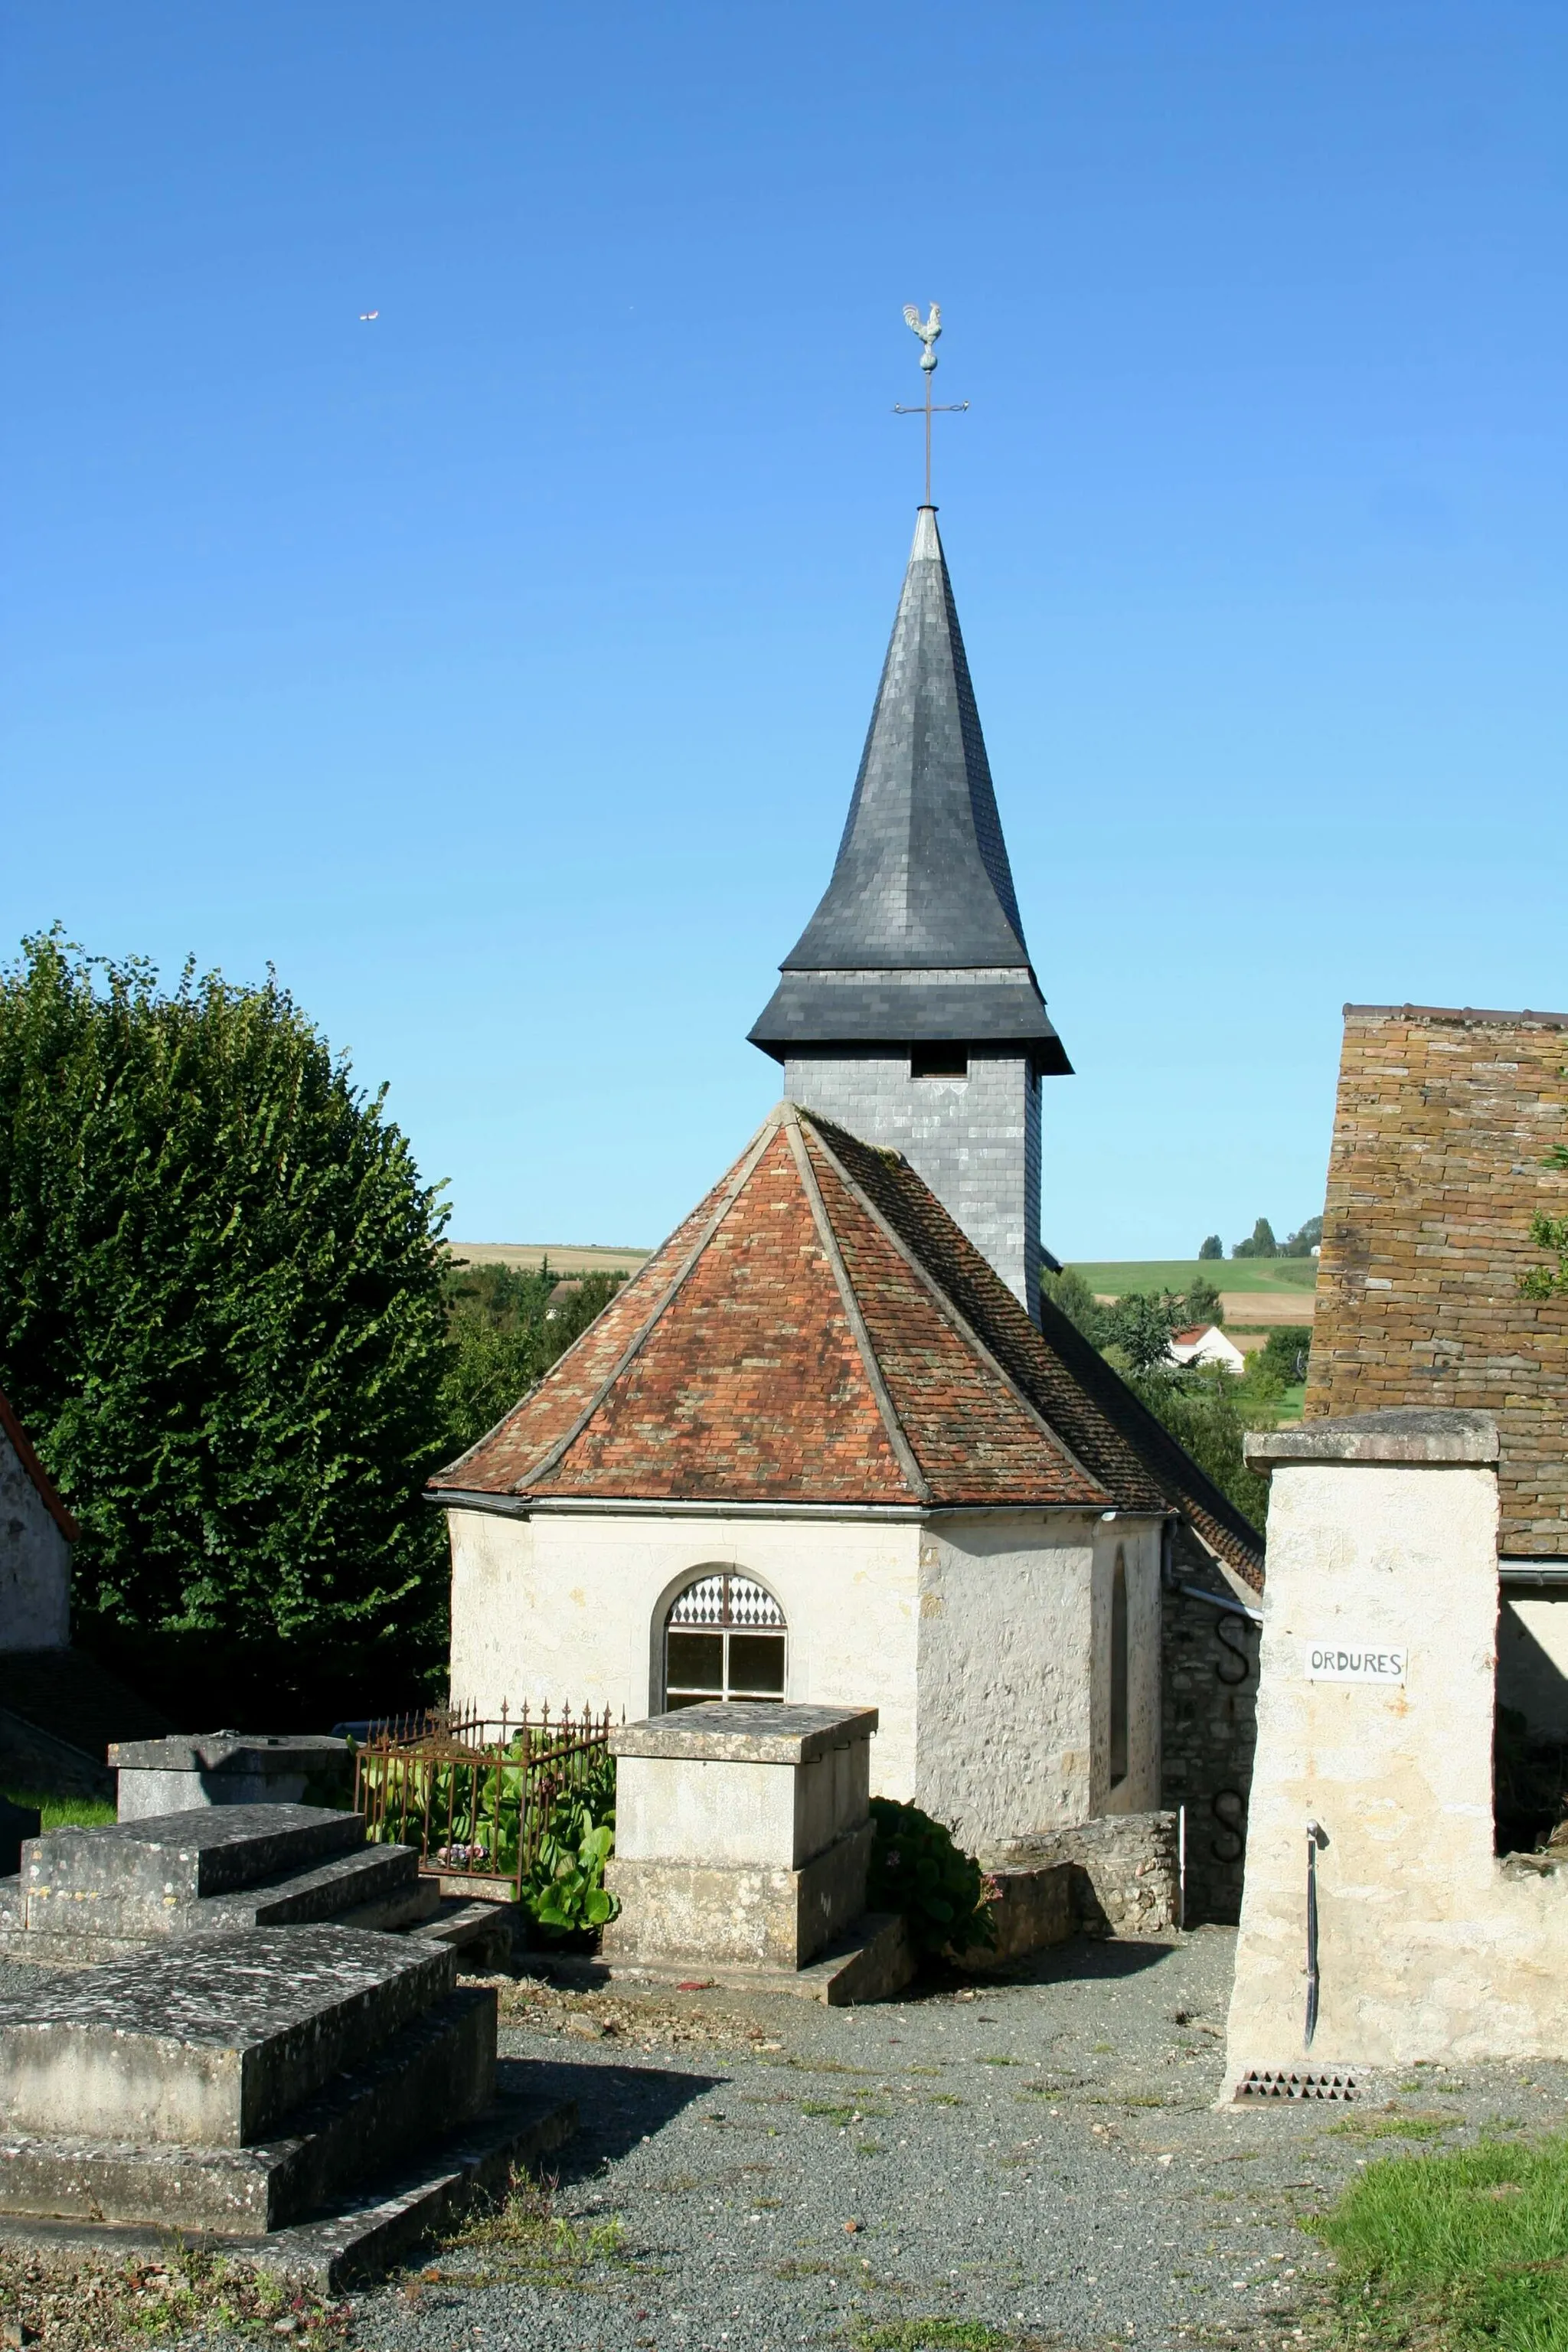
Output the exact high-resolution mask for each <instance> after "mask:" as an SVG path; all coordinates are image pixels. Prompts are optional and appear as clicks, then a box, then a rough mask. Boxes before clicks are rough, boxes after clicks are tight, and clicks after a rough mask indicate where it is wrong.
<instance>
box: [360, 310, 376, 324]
mask: <svg viewBox="0 0 1568 2352" xmlns="http://www.w3.org/2000/svg"><path fill="white" fill-rule="evenodd" d="M359 315H360V322H361V324H362V325H364V324H365V323H367V322H368V321H369V320H372V319H379V318H380V316H381V312H380V311H379V310H362V311H361V312H360V314H359Z"/></svg>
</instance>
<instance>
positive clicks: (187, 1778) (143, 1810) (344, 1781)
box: [109, 1731, 353, 1822]
mask: <svg viewBox="0 0 1568 2352" xmlns="http://www.w3.org/2000/svg"><path fill="white" fill-rule="evenodd" d="M109 1762H110V1767H111V1769H114V1770H115V1771H116V1772H117V1773H118V1774H119V1801H118V1805H117V1811H118V1812H119V1815H120V1818H121V1821H122V1822H140V1821H145V1820H147V1819H148V1818H149V1817H150V1816H151V1815H153V1814H158V1813H177V1812H186V1811H193V1810H194V1809H195V1807H197V1806H201V1805H333V1806H335V1805H342V1806H346V1805H347V1804H348V1802H349V1800H350V1799H351V1797H352V1796H353V1752H352V1751H351V1749H350V1748H349V1744H348V1741H347V1740H346V1739H332V1738H327V1737H325V1736H319V1735H317V1734H315V1733H298V1734H289V1735H281V1736H278V1737H275V1738H260V1739H257V1738H244V1737H242V1736H241V1735H240V1734H239V1733H238V1732H237V1731H199V1732H191V1733H189V1734H188V1735H181V1736H178V1737H176V1738H172V1739H121V1740H118V1741H115V1742H113V1743H111V1744H110V1749H109Z"/></svg>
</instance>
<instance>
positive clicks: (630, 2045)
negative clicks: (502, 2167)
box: [354, 1929, 1568, 2352]
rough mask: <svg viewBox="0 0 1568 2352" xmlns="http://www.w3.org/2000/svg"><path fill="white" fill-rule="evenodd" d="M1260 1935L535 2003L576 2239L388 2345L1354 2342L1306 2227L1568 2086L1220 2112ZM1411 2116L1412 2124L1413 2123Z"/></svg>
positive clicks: (1004, 2348) (1482, 2088)
mask: <svg viewBox="0 0 1568 2352" xmlns="http://www.w3.org/2000/svg"><path fill="white" fill-rule="evenodd" d="M1234 1944H1235V1939H1234V1937H1233V1936H1232V1935H1231V1934H1230V1933H1229V1932H1227V1931H1226V1930H1223V1929H1202V1930H1199V1931H1198V1932H1197V1933H1195V1934H1194V1935H1191V1936H1188V1937H1184V1938H1183V1939H1182V1940H1180V1941H1179V1942H1175V1941H1173V1942H1169V1943H1147V1944H1130V1943H1088V1942H1083V1941H1079V1942H1076V1943H1073V1944H1069V1945H1067V1946H1063V1947H1061V1948H1058V1949H1057V1950H1055V1951H1052V1952H1049V1953H1046V1954H1042V1955H1041V1956H1040V1957H1039V1960H1038V1962H1037V1965H1036V1967H1035V1969H1033V1971H1032V1973H1031V1975H1030V1976H1029V1977H1028V1978H1027V1979H1024V1980H1018V1979H1014V1980H1009V1981H1005V1982H997V1983H994V1984H992V1985H990V1986H983V1987H979V1988H975V1989H973V1990H971V1989H968V1988H964V1989H958V1988H955V1987H952V1986H949V1987H947V1988H945V1989H943V1990H930V1991H925V1992H922V1993H920V1994H918V1995H917V1996H915V1997H913V1998H906V1999H904V2000H899V2001H892V2002H886V2003H883V2004H880V2005H879V2006H877V2007H874V2008H868V2009H861V2010H826V2009H822V2008H819V2007H817V2006H816V2004H813V2003H808V2002H805V2001H797V2000H789V1999H787V1998H775V1999H769V2000H752V1999H749V1998H747V1997H745V1996H743V1995H740V1994H737V1993H734V1992H732V1991H728V1992H726V1991H713V1992H710V1993H698V1994H691V1995H686V1996H680V1995H676V1994H671V1993H657V1994H655V1993H648V1994H646V1995H645V1994H637V1993H635V1992H632V1991H630V1990H628V1989H627V1988H626V1986H624V1985H615V1986H612V1987H610V1988H608V1989H606V1990H605V1991H603V1992H598V1993H593V1994H584V1995H572V1996H563V1995H561V1994H559V1993H554V1992H548V1991H545V1990H542V1989H541V1988H537V1987H534V1988H530V1987H529V1986H528V1985H527V1984H526V1983H524V1984H523V1985H521V1986H511V1987H509V1988H508V1990H507V1992H506V1994H505V1997H504V2000H505V2014H506V2016H507V2017H508V2019H509V2021H510V2022H509V2023H508V2025H507V2026H506V2028H505V2029H504V2031H503V2035H502V2046H503V2049H504V2050H505V2052H506V2053H508V2055H509V2056H510V2057H511V2058H514V2059H525V2060H527V2061H529V2062H531V2063H532V2064H534V2065H536V2066H542V2067H543V2068H545V2069H547V2070H549V2074H550V2076H551V2079H552V2081H553V2082H558V2083H559V2084H560V2085H561V2086H562V2087H563V2088H571V2089H572V2090H574V2093H575V2095H576V2096H577V2098H578V2101H579V2104H580V2107H581V2113H582V2127H581V2130H580V2131H579V2134H578V2136H577V2137H576V2138H575V2139H574V2141H573V2142H572V2143H571V2144H570V2145H569V2146H568V2147H566V2148H565V2149H563V2151H562V2159H561V2169H560V2176H559V2181H558V2185H557V2189H556V2192H555V2198H554V2204H553V2215H554V2219H553V2221H544V2220H542V2219H541V2218H539V2217H535V2218H534V2219H533V2220H532V2221H530V2222H528V2223H527V2225H526V2226H524V2227H522V2228H521V2230H517V2231H513V2232H512V2233H511V2235H510V2239H509V2237H508V2236H507V2234H506V2232H505V2231H501V2232H499V2233H493V2234H491V2235H489V2237H487V2236H486V2234H485V2233H484V2232H482V2231H481V2232H477V2233H475V2235H474V2236H473V2237H472V2238H471V2239H470V2241H469V2242H466V2243H459V2244H455V2245H453V2246H451V2247H448V2248H445V2249H443V2250H440V2251H438V2252H436V2253H435V2254H433V2255H432V2256H430V2257H429V2258H428V2261H427V2264H426V2273H425V2275H423V2276H421V2275H420V2274H419V2273H411V2274H410V2276H409V2277H408V2278H407V2279H405V2281H403V2282H402V2283H401V2284H393V2285H389V2286H387V2287H386V2288H384V2289H380V2290H378V2291H376V2292H375V2293H374V2294H369V2295H367V2296H365V2297H364V2298H363V2300H362V2301H360V2303H359V2305H358V2309H357V2311H356V2315H355V2321H354V2340H355V2341H356V2342H357V2343H363V2344H364V2345H366V2346H367V2347H376V2352H458V2347H461V2348H462V2352H501V2347H509V2352H523V2347H530V2352H531V2347H541V2352H543V2347H548V2352H696V2348H697V2347H702V2352H708V2347H723V2346H726V2345H731V2346H734V2347H737V2352H740V2347H745V2352H789V2347H797V2346H807V2347H818V2346H821V2347H829V2346H832V2347H850V2352H855V2347H860V2352H878V2347H883V2352H920V2347H924V2346H928V2345H929V2346H931V2347H944V2346H945V2347H956V2352H1026V2347H1045V2346H1047V2345H1048V2346H1051V2347H1060V2352H1090V2347H1104V2346H1106V2345H1108V2344H1110V2343H1113V2342H1114V2343H1121V2344H1127V2343H1129V2342H1131V2343H1132V2344H1134V2345H1136V2346H1138V2347H1151V2352H1181V2348H1182V2347H1199V2346H1236V2347H1240V2346H1249V2347H1250V2346H1255V2345H1265V2344H1267V2345H1273V2346H1278V2347H1281V2352H1294V2347H1297V2346H1305V2345H1308V2344H1310V2343H1311V2342H1312V2341H1313V2340H1314V2339H1320V2340H1321V2337H1322V2336H1323V2334H1324V2333H1325V2329H1326V2312H1327V2281H1328V2278H1329V2264H1328V2259H1327V2257H1326V2255H1325V2254H1324V2253H1323V2252H1322V2251H1321V2249H1320V2247H1319V2244H1318V2242H1317V2241H1316V2239H1314V2238H1312V2237H1311V2236H1310V2235H1308V2234H1306V2233H1305V2232H1304V2231H1301V2230H1300V2228H1299V2227H1298V2226H1297V2217H1298V2216H1299V2215H1305V2214H1308V2213H1310V2212H1312V2211H1314V2210H1321V2208H1322V2207H1323V2206H1325V2205H1326V2204H1328V2203H1329V2202H1331V2200H1332V2199H1333V2197H1334V2196H1335V2194H1337V2192H1338V2190H1339V2189H1341V2188H1342V2186H1343V2185H1344V2184H1345V2183H1346V2182H1347V2181H1348V2180H1349V2179H1352V2178H1353V2176H1354V2173H1355V2171H1356V2168H1357V2167H1358V2166H1359V2165H1362V2164H1364V2163H1366V2162H1367V2161H1369V2160H1375V2158H1378V2157H1383V2156H1388V2155H1396V2154H1399V2153H1401V2152H1412V2151H1414V2150H1415V2149H1419V2150H1421V2151H1423V2152H1430V2150H1431V2148H1432V2147H1434V2146H1445V2145H1460V2144H1463V2142H1464V2141H1465V2139H1466V2138H1468V2137H1473V2135H1474V2131H1475V2129H1476V2127H1477V2126H1479V2125H1482V2124H1486V2123H1488V2122H1490V2124H1491V2125H1492V2126H1494V2127H1496V2126H1499V2125H1508V2126H1510V2127H1517V2126H1540V2125H1542V2124H1544V2123H1546V2122H1547V2121H1549V2120H1552V2119H1554V2118H1555V2117H1556V2116H1558V2115H1560V2114H1561V2112H1562V2104H1563V2092H1564V2089H1565V2088H1568V2068H1563V2067H1545V2066H1535V2067H1526V2068H1524V2069H1522V2070H1521V2069H1517V2068H1495V2069H1490V2070H1474V2069H1471V2070H1467V2078H1468V2079H1467V2081H1466V2082H1465V2083H1463V2084H1460V2083H1458V2079H1457V2078H1450V2077H1447V2076H1446V2075H1445V2074H1444V2072H1443V2070H1440V2069H1437V2068H1423V2069H1421V2070H1419V2076H1418V2078H1417V2079H1415V2080H1411V2081H1408V2082H1406V2083H1405V2084H1403V2085H1401V2084H1394V2083H1393V2082H1387V2083H1383V2082H1378V2083H1374V2084H1371V2085H1369V2090H1370V2098H1369V2099H1368V2100H1367V2101H1366V2102H1365V2103H1363V2104H1362V2105H1356V2106H1353V2107H1352V2108H1350V2109H1349V2110H1346V2109H1343V2108H1340V2107H1336V2106H1329V2105H1310V2106H1288V2107H1280V2106H1270V2107H1266V2108H1260V2109H1252V2108H1243V2109H1240V2110H1237V2109H1235V2108H1228V2109H1226V2110H1224V2111H1216V2110H1215V2107H1214V2105H1213V2102H1214V2100H1215V2096H1216V2095H1217V2092H1218V2089H1219V2086H1220V2082H1221V2076H1222V2071H1223V2053H1224V2041H1223V2035H1224V2028H1225V2016H1226V2004H1227V2001H1228V1998H1229V1990H1230V1971H1231V1962H1232V1954H1233V1951H1234ZM1390 2101H1392V2102H1393V2105H1392V2108H1391V2107H1390V2106H1389V2105H1388V2104H1387V2103H1388V2102H1390Z"/></svg>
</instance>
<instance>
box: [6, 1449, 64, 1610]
mask: <svg viewBox="0 0 1568 2352" xmlns="http://www.w3.org/2000/svg"><path fill="white" fill-rule="evenodd" d="M70 1583H71V1553H70V1546H69V1544H68V1542H67V1541H66V1538H65V1537H64V1535H63V1534H62V1533H61V1530H60V1528H59V1527H58V1524H57V1522H56V1520H55V1518H54V1516H53V1514H52V1513H51V1512H50V1510H49V1507H48V1505H47V1503H46V1502H45V1500H44V1498H43V1496H41V1495H40V1494H39V1492H38V1489H37V1486H35V1484H34V1482H33V1480H32V1478H31V1476H30V1475H28V1472H27V1470H26V1467H25V1465H24V1464H23V1462H22V1459H21V1456H20V1455H19V1454H17V1452H16V1447H15V1445H13V1444H12V1443H11V1440H10V1437H9V1435H8V1434H7V1433H6V1432H5V1429H3V1428H0V1650H58V1649H63V1648H64V1646H65V1644H66V1643H67V1642H68V1640H69V1639H70Z"/></svg>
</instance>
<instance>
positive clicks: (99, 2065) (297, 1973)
mask: <svg viewBox="0 0 1568 2352" xmlns="http://www.w3.org/2000/svg"><path fill="white" fill-rule="evenodd" d="M456 1982H457V1959H456V1957H455V1955H454V1954H453V1953H451V1952H449V1951H447V1950H445V1949H443V1948H442V1947H441V1946H440V1945H437V1944H432V1943H429V1942H427V1941H426V1940H424V1939H422V1938H418V1937H405V1936H377V1935H372V1934H368V1933H366V1932H365V1931H364V1930H363V1929H362V1928H357V1927H262V1928H251V1929H248V1930H247V1929H240V1930H238V1931H237V1932H231V1933H230V1934H228V1935H226V1936H211V1937H205V1936H204V1937H193V1938H192V1939H191V1940H190V1941H189V1942H188V1943H186V1944H184V1946H183V1947H182V1948H181V1950H180V1953H179V1958H178V1964H177V1966H173V1967H172V1966H171V1965H170V1958H169V1956H168V1955H167V1954H165V1953H158V1952H153V1953H142V1954H140V1955H138V1957H137V1958H134V1959H131V1960H115V1961H110V1962H108V1963H107V1964H106V1965H104V1966H103V1967H101V1968H95V1969H83V1970H80V1971H78V1972H75V1973H73V1974H71V1975H69V1976H62V1977H58V1978H56V1979H53V1980H52V1981H50V1982H48V1983H47V1984H45V1985H43V1986H41V1987H39V1988H38V1989H37V1990H35V1991H32V1992H29V1993H26V1994H25V1995H21V1996H19V1997H16V1998H14V1999H12V2000H5V2001H3V2002H0V2116H4V2117H5V2126H6V2127H7V2128H8V2129H9V2130H11V2131H13V2132H20V2133H29V2134H39V2133H42V2134H45V2135H47V2137H51V2138H56V2137H72V2136H77V2135H86V2136H89V2137H92V2138H94V2139H101V2140H109V2141H121V2140H138V2141H140V2140H157V2141H161V2142H167V2143H170V2144H178V2145H184V2146H185V2147H246V2146H247V2145H250V2144H253V2143H254V2142H256V2141H258V2140H259V2139H261V2138H262V2137H265V2136H267V2135H268V2134H269V2133H271V2132H273V2131H275V2130H276V2129H277V2128H278V2127H279V2126H280V2125H281V2124H282V2123H283V2120H284V2118H285V2117H286V2116H289V2114H290V2112H291V2111H292V2110H293V2109H295V2108H297V2107H298V2106H300V2105H301V2104H302V2103H303V2102H304V2101H305V2100H306V2099H308V2098H310V2097H311V2096H312V2095H314V2094H315V2093H316V2092H317V2091H319V2090H321V2089H322V2088H323V2087H324V2086H325V2085H326V2084H328V2083H329V2082H331V2080H332V2079H333V2078H334V2077H335V2076H336V2075H338V2074H342V2072H343V2070H344V2069H345V2068H347V2067H351V2066H353V2065H355V2064H357V2063H359V2062H360V2061H361V2060H362V2059H363V2058H366V2057H368V2056H369V2055H370V2053H372V2052H373V2051H374V2050H375V2049H376V2048H378V2047H379V2046H380V2045H381V2044H382V2043H384V2042H386V2041H387V2040H388V2038H389V2037H390V2036H391V2035H392V2034H393V2033H395V2032H396V2031H397V2030H398V2029H399V2028H400V2027H402V2026H404V2025H405V2024H407V2023H409V2022H411V2021H413V2020H414V2019H415V2018H417V2017H421V2016H423V2015H424V2014H425V2013H426V2011H428V2010H429V2009H431V2008H432V2007H433V2006H434V2004H435V2003H436V2002H437V2000H442V1999H444V1998H445V1997H446V1995H447V1994H448V1993H450V1992H451V1991H452V1990H454V1988H455V1985H456Z"/></svg>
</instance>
